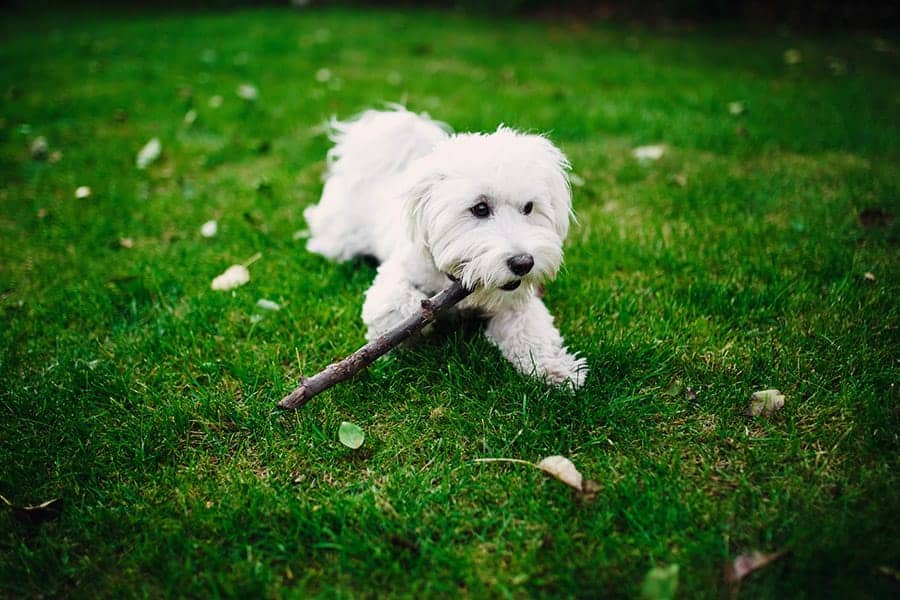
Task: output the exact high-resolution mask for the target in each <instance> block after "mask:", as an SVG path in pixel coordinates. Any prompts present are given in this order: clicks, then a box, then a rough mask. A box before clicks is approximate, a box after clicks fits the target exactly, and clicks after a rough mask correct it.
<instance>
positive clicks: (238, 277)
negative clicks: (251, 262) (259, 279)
mask: <svg viewBox="0 0 900 600" xmlns="http://www.w3.org/2000/svg"><path fill="white" fill-rule="evenodd" d="M248 281H250V271H248V270H247V267H245V266H244V265H231V266H230V267H228V268H227V269H225V272H224V273H222V274H221V275H219V276H218V277H216V278H215V279H213V280H212V285H211V286H210V287H212V289H214V290H232V289H234V288H236V287H240V286H242V285H244V284H245V283H247V282H248Z"/></svg>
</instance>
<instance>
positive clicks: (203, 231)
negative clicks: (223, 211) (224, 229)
mask: <svg viewBox="0 0 900 600" xmlns="http://www.w3.org/2000/svg"><path fill="white" fill-rule="evenodd" d="M218 231H219V224H218V223H217V222H216V221H207V222H206V223H204V224H203V225H202V226H201V227H200V235H202V236H203V237H205V238H211V237H213V236H215V235H216V233H218Z"/></svg>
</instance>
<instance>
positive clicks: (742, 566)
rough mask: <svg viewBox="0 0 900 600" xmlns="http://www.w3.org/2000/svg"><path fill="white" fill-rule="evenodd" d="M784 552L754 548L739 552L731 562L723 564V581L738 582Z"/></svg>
mask: <svg viewBox="0 0 900 600" xmlns="http://www.w3.org/2000/svg"><path fill="white" fill-rule="evenodd" d="M782 554H784V552H783V551H782V552H773V553H772V554H767V553H765V552H760V551H759V550H754V551H753V552H751V553H750V554H741V555H740V556H738V557H736V558H735V559H734V560H733V561H732V562H730V563H728V564H727V565H725V581H727V582H728V583H738V582H739V581H741V580H742V579H743V578H744V577H746V576H747V575H749V574H750V573H752V572H754V571H756V570H758V569H761V568H763V567H765V566H766V565H768V564H769V563H771V562H772V561H774V560H776V559H778V558H780V557H781V555H782Z"/></svg>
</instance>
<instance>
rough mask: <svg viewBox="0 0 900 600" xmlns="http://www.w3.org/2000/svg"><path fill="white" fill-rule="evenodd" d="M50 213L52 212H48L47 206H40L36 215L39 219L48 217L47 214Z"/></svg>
mask: <svg viewBox="0 0 900 600" xmlns="http://www.w3.org/2000/svg"><path fill="white" fill-rule="evenodd" d="M49 214H50V213H48V212H47V209H46V208H39V209H38V211H37V214H36V216H37V218H38V219H46V218H47V215H49Z"/></svg>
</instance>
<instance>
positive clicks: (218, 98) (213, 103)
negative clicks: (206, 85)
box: [209, 94, 224, 108]
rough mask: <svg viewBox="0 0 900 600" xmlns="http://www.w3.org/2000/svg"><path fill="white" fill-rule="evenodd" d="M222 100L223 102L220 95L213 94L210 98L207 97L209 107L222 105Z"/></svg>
mask: <svg viewBox="0 0 900 600" xmlns="http://www.w3.org/2000/svg"><path fill="white" fill-rule="evenodd" d="M222 102H224V99H223V98H222V96H220V95H218V94H216V95H215V96H213V97H212V98H210V99H209V107H210V108H219V107H220V106H222Z"/></svg>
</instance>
